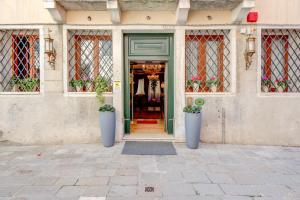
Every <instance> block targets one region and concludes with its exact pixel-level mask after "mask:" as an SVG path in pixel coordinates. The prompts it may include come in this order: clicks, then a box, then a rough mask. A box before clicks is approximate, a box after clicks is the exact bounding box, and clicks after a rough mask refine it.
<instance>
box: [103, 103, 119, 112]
mask: <svg viewBox="0 0 300 200" xmlns="http://www.w3.org/2000/svg"><path fill="white" fill-rule="evenodd" d="M99 111H100V112H115V108H114V107H113V106H111V105H108V104H105V105H103V106H100V108H99Z"/></svg>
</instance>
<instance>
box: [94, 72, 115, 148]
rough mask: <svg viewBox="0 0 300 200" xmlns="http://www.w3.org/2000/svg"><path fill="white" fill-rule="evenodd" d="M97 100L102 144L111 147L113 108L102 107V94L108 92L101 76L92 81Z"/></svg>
mask: <svg viewBox="0 0 300 200" xmlns="http://www.w3.org/2000/svg"><path fill="white" fill-rule="evenodd" d="M94 84H95V90H96V94H97V99H98V102H99V104H100V108H99V125H100V130H101V138H102V144H103V146H105V147H111V146H113V145H114V143H115V135H116V133H115V130H116V116H115V108H114V107H113V106H111V105H107V104H105V105H103V104H104V97H103V92H108V91H110V85H109V82H108V81H107V80H106V79H105V78H104V77H101V76H98V77H97V78H96V79H95V80H94Z"/></svg>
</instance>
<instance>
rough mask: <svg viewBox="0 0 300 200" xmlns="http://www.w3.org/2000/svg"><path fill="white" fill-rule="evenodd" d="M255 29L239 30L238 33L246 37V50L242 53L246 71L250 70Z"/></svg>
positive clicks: (253, 52)
mask: <svg viewBox="0 0 300 200" xmlns="http://www.w3.org/2000/svg"><path fill="white" fill-rule="evenodd" d="M255 32H256V29H255V28H251V27H247V28H241V29H240V33H241V34H242V35H244V36H246V49H245V53H244V57H245V62H246V70H247V69H249V68H250V66H251V64H252V60H253V55H254V54H255V36H254V35H255Z"/></svg>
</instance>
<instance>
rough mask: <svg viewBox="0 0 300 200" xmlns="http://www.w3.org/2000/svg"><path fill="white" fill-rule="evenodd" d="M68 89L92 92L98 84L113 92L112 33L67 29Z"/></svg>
mask: <svg viewBox="0 0 300 200" xmlns="http://www.w3.org/2000/svg"><path fill="white" fill-rule="evenodd" d="M68 72H69V80H68V81H69V87H68V91H69V92H94V91H95V90H96V87H97V85H98V84H99V83H101V84H102V85H105V87H106V88H107V92H111V91H112V76H113V59H112V33H111V31H107V30H68Z"/></svg>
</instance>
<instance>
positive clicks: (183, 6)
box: [176, 0, 191, 25]
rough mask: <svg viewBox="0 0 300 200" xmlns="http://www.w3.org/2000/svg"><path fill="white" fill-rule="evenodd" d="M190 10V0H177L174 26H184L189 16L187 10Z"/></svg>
mask: <svg viewBox="0 0 300 200" xmlns="http://www.w3.org/2000/svg"><path fill="white" fill-rule="evenodd" d="M190 8H191V3H190V0H179V2H178V6H177V9H176V24H178V25H184V24H185V23H186V21H187V19H188V16H189V10H190Z"/></svg>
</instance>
